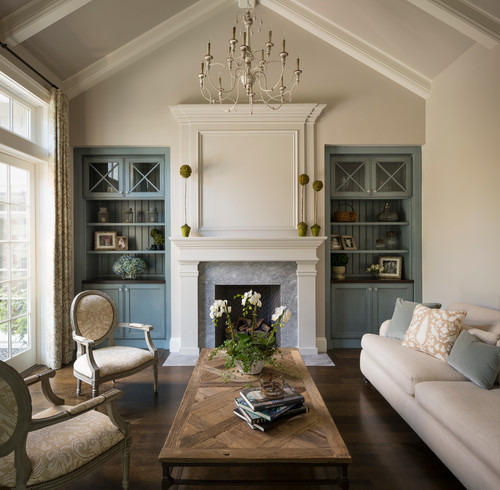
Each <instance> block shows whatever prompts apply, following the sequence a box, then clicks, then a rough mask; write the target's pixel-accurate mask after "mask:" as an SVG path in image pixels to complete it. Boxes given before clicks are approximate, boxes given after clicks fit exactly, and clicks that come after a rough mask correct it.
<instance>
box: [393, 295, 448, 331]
mask: <svg viewBox="0 0 500 490" xmlns="http://www.w3.org/2000/svg"><path fill="white" fill-rule="evenodd" d="M418 304H420V303H415V302H413V301H405V300H404V299H402V298H397V299H396V304H395V306H394V313H393V314H392V318H391V321H390V323H389V327H388V328H387V331H386V337H392V338H393V339H399V340H403V337H404V336H405V333H406V331H407V330H408V327H409V326H410V323H411V319H412V317H413V310H414V309H415V306H417V305H418ZM423 305H424V306H427V307H428V308H438V309H439V308H441V303H423Z"/></svg>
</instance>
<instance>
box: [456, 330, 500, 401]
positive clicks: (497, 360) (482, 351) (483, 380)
mask: <svg viewBox="0 0 500 490" xmlns="http://www.w3.org/2000/svg"><path fill="white" fill-rule="evenodd" d="M448 364H449V365H450V366H451V367H453V368H455V369H456V370H457V371H458V372H459V373H462V374H463V375H464V376H466V377H467V378H469V379H470V380H471V381H472V382H473V383H475V384H476V385H478V386H479V387H480V388H483V389H485V390H489V389H490V388H491V387H492V386H493V383H494V382H495V378H496V377H497V375H498V371H500V347H497V346H496V345H488V344H485V343H484V342H481V341H480V340H479V339H478V338H476V337H474V335H471V334H470V333H469V332H466V331H465V330H464V331H463V332H461V333H460V335H459V336H458V339H457V341H456V342H455V344H454V345H453V348H452V349H451V352H450V355H449V356H448ZM499 410H500V407H499Z"/></svg>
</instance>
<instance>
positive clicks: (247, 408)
mask: <svg viewBox="0 0 500 490" xmlns="http://www.w3.org/2000/svg"><path fill="white" fill-rule="evenodd" d="M240 395H241V396H239V397H237V398H235V399H234V403H235V404H236V408H235V409H234V410H233V412H234V414H235V415H236V416H237V417H239V418H240V419H243V420H244V421H245V422H246V423H247V424H248V426H249V427H250V428H251V429H258V430H261V431H266V430H268V429H271V428H272V427H274V426H275V425H277V424H279V423H281V422H283V421H285V420H289V419H291V418H292V417H295V416H297V415H300V414H303V413H306V412H308V408H307V406H306V405H305V404H304V397H303V396H302V395H301V394H300V393H299V392H298V391H296V390H294V389H293V388H292V387H291V386H289V385H288V384H287V385H285V388H284V392H283V397H282V398H278V399H275V400H269V399H267V398H265V397H264V396H263V395H262V394H261V391H260V389H258V388H245V389H243V390H241V391H240Z"/></svg>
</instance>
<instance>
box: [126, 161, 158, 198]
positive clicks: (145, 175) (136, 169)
mask: <svg viewBox="0 0 500 490" xmlns="http://www.w3.org/2000/svg"><path fill="white" fill-rule="evenodd" d="M159 165H160V163H159V162H158V163H157V164H156V165H155V166H154V167H153V168H152V169H150V170H149V172H147V173H146V174H143V173H142V172H141V171H140V170H139V168H138V167H137V166H136V165H134V166H133V167H132V168H133V169H134V170H135V171H136V172H137V173H139V174H140V175H141V176H142V179H140V180H139V182H137V184H135V185H134V187H133V188H132V189H130V192H134V189H136V188H137V187H138V186H139V184H140V183H141V182H142V181H144V180H147V181H148V182H149V183H150V184H151V185H152V186H153V187H154V188H155V189H156V190H157V191H158V192H159V191H160V189H158V187H157V186H156V185H154V184H153V182H151V180H149V179H148V176H149V175H150V174H151V172H153V170H155V169H156V168H158V166H159Z"/></svg>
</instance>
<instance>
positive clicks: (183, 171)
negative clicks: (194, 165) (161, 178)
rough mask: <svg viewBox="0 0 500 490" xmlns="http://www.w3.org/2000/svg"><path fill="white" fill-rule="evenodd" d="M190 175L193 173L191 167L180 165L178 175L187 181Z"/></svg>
mask: <svg viewBox="0 0 500 490" xmlns="http://www.w3.org/2000/svg"><path fill="white" fill-rule="evenodd" d="M192 173H193V170H192V169H191V167H190V166H189V165H182V166H181V168H180V174H181V175H182V177H184V178H185V179H188V178H189V177H190V176H191V174H192Z"/></svg>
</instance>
